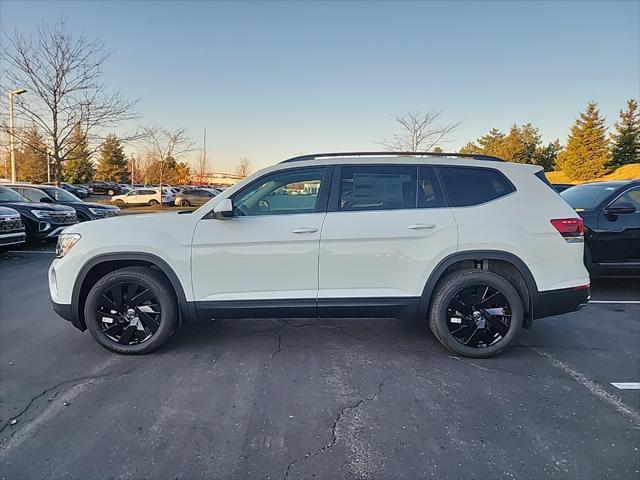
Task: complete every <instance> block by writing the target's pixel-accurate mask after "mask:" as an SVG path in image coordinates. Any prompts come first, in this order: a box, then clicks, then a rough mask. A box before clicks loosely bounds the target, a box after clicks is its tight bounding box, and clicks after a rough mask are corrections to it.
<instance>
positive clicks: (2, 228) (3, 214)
mask: <svg viewBox="0 0 640 480" xmlns="http://www.w3.org/2000/svg"><path fill="white" fill-rule="evenodd" d="M25 241H26V234H25V231H24V223H22V219H21V218H20V214H19V213H18V212H17V211H16V210H14V209H13V208H8V207H0V249H2V248H5V247H8V246H10V245H11V246H15V245H21V244H23V243H24V242H25Z"/></svg>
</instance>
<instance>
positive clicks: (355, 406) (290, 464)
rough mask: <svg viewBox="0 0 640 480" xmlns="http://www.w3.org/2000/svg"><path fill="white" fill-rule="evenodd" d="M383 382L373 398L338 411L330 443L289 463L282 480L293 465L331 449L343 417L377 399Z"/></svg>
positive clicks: (286, 476)
mask: <svg viewBox="0 0 640 480" xmlns="http://www.w3.org/2000/svg"><path fill="white" fill-rule="evenodd" d="M385 381H386V379H384V378H383V379H382V381H381V382H380V383H378V388H377V391H376V393H375V394H373V396H371V397H364V398H361V399H360V400H358V401H357V402H356V403H354V404H353V405H348V406H346V407H344V408H342V409H341V410H340V412H339V413H338V415H337V416H336V419H335V420H334V421H333V426H332V428H331V441H330V442H329V443H328V444H326V445H323V446H322V447H320V448H319V449H317V450H314V451H311V452H307V453H305V454H304V455H303V456H301V457H299V458H297V459H295V460H293V461H292V462H290V463H289V464H288V465H287V468H286V470H285V472H284V476H283V477H282V478H283V480H286V479H288V478H289V473H290V472H291V468H292V467H293V466H294V465H295V464H297V463H300V462H302V461H304V460H306V459H308V458H311V457H315V456H317V455H320V454H321V453H323V452H326V451H327V450H329V449H331V448H332V447H333V446H334V445H335V444H336V443H337V442H338V435H337V434H336V431H337V429H338V425H339V424H340V421H341V420H342V418H343V417H344V416H345V414H346V413H347V411H350V410H355V409H357V408H359V407H361V406H362V405H363V404H364V403H365V402H372V401H374V400H375V399H376V398H378V396H379V395H380V394H381V393H382V387H383V385H384V382H385Z"/></svg>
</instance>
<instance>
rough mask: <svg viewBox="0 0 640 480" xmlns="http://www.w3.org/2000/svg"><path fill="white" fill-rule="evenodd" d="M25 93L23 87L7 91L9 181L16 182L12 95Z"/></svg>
mask: <svg viewBox="0 0 640 480" xmlns="http://www.w3.org/2000/svg"><path fill="white" fill-rule="evenodd" d="M23 93H27V91H26V90H25V89H24V88H19V89H18V90H12V91H10V92H9V93H8V96H9V151H10V152H11V183H16V151H15V143H14V139H13V97H14V96H16V95H22V94H23Z"/></svg>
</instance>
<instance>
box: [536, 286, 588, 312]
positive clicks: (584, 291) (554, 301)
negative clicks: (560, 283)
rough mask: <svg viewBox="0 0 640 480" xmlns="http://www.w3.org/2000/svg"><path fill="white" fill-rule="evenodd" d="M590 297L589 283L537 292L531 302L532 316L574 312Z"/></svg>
mask: <svg viewBox="0 0 640 480" xmlns="http://www.w3.org/2000/svg"><path fill="white" fill-rule="evenodd" d="M589 298H591V289H590V287H589V285H580V286H578V287H571V288H562V289H560V290H548V291H543V292H539V293H538V295H537V298H535V300H534V302H533V318H534V319H538V318H544V317H551V316H554V315H562V314H563V313H569V312H575V311H576V310H580V308H582V307H583V306H584V305H586V304H587V302H588V301H589Z"/></svg>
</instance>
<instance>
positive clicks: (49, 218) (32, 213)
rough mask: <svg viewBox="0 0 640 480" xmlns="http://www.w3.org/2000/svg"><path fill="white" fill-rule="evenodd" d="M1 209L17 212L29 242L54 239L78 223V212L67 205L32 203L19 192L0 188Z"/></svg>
mask: <svg viewBox="0 0 640 480" xmlns="http://www.w3.org/2000/svg"><path fill="white" fill-rule="evenodd" d="M0 207H9V208H13V209H14V210H16V211H17V212H18V213H19V214H20V217H21V218H22V222H23V223H24V226H25V230H26V233H27V242H29V243H34V242H39V241H42V240H48V239H54V238H57V237H58V234H59V233H60V232H61V231H62V229H63V228H64V227H68V226H69V225H73V224H74V223H78V217H76V211H75V210H74V209H73V208H71V207H67V206H65V205H54V204H50V203H32V202H30V201H29V200H28V199H27V198H25V197H23V196H22V195H20V194H19V193H18V192H15V191H13V190H11V189H10V188H8V187H4V186H0Z"/></svg>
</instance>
